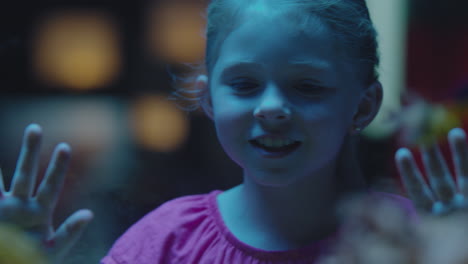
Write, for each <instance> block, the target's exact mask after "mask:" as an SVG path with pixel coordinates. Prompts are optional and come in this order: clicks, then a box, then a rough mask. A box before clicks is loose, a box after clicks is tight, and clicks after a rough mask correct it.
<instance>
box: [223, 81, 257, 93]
mask: <svg viewBox="0 0 468 264" xmlns="http://www.w3.org/2000/svg"><path fill="white" fill-rule="evenodd" d="M230 86H231V88H232V89H233V90H234V91H236V92H237V93H241V94H246V93H250V92H252V91H253V90H255V89H256V88H257V87H258V85H257V84H255V83H254V82H251V81H247V80H240V81H235V82H232V83H231V84H230Z"/></svg>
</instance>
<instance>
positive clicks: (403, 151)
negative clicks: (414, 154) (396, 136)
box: [395, 148, 411, 159]
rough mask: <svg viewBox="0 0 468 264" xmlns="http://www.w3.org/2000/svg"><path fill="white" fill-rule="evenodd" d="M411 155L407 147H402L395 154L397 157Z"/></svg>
mask: <svg viewBox="0 0 468 264" xmlns="http://www.w3.org/2000/svg"><path fill="white" fill-rule="evenodd" d="M410 155H411V152H410V151H409V150H408V149H407V148H400V149H399V150H398V151H397V152H396V154H395V156H396V158H397V159H403V158H405V157H409V156H410Z"/></svg>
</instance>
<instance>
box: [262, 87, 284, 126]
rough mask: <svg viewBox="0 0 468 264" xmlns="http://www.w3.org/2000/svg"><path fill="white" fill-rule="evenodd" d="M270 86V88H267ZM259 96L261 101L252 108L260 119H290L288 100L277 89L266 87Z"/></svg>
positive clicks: (273, 120) (276, 120) (274, 120)
mask: <svg viewBox="0 0 468 264" xmlns="http://www.w3.org/2000/svg"><path fill="white" fill-rule="evenodd" d="M268 88H271V89H268ZM268 88H266V89H265V91H264V94H263V95H262V96H261V99H260V100H261V101H260V102H259V104H258V106H257V107H256V108H255V110H254V113H253V114H254V116H255V118H257V119H258V120H262V121H272V122H278V121H287V120H290V119H291V109H290V107H289V106H288V101H287V100H286V98H285V97H284V96H283V95H282V94H281V92H280V91H278V89H276V88H273V87H268Z"/></svg>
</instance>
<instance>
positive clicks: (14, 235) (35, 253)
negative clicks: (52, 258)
mask: <svg viewBox="0 0 468 264" xmlns="http://www.w3.org/2000/svg"><path fill="white" fill-rule="evenodd" d="M0 263H2V264H32V263H33V264H46V263H47V261H46V257H45V256H44V255H43V253H42V252H41V250H40V247H39V245H38V244H37V242H36V241H35V240H33V239H32V238H30V237H29V236H28V235H27V234H25V233H24V232H23V231H21V230H20V229H18V228H16V227H14V226H12V225H8V224H0Z"/></svg>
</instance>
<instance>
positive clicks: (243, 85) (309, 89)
mask: <svg viewBox="0 0 468 264" xmlns="http://www.w3.org/2000/svg"><path fill="white" fill-rule="evenodd" d="M236 85H240V87H236ZM230 86H231V88H232V89H234V90H235V91H236V92H237V93H239V94H250V93H252V92H254V91H255V89H256V88H257V87H258V85H257V84H255V83H254V82H249V81H237V82H233V83H231V84H230ZM252 86H253V87H252ZM299 86H300V87H299ZM301 87H302V88H303V87H306V88H305V89H302V88H301ZM294 88H295V89H296V90H297V91H298V92H299V93H301V94H304V95H309V96H311V95H314V96H317V95H321V94H323V92H325V90H326V88H325V87H323V86H320V85H315V84H310V83H301V84H299V85H296V86H294Z"/></svg>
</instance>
